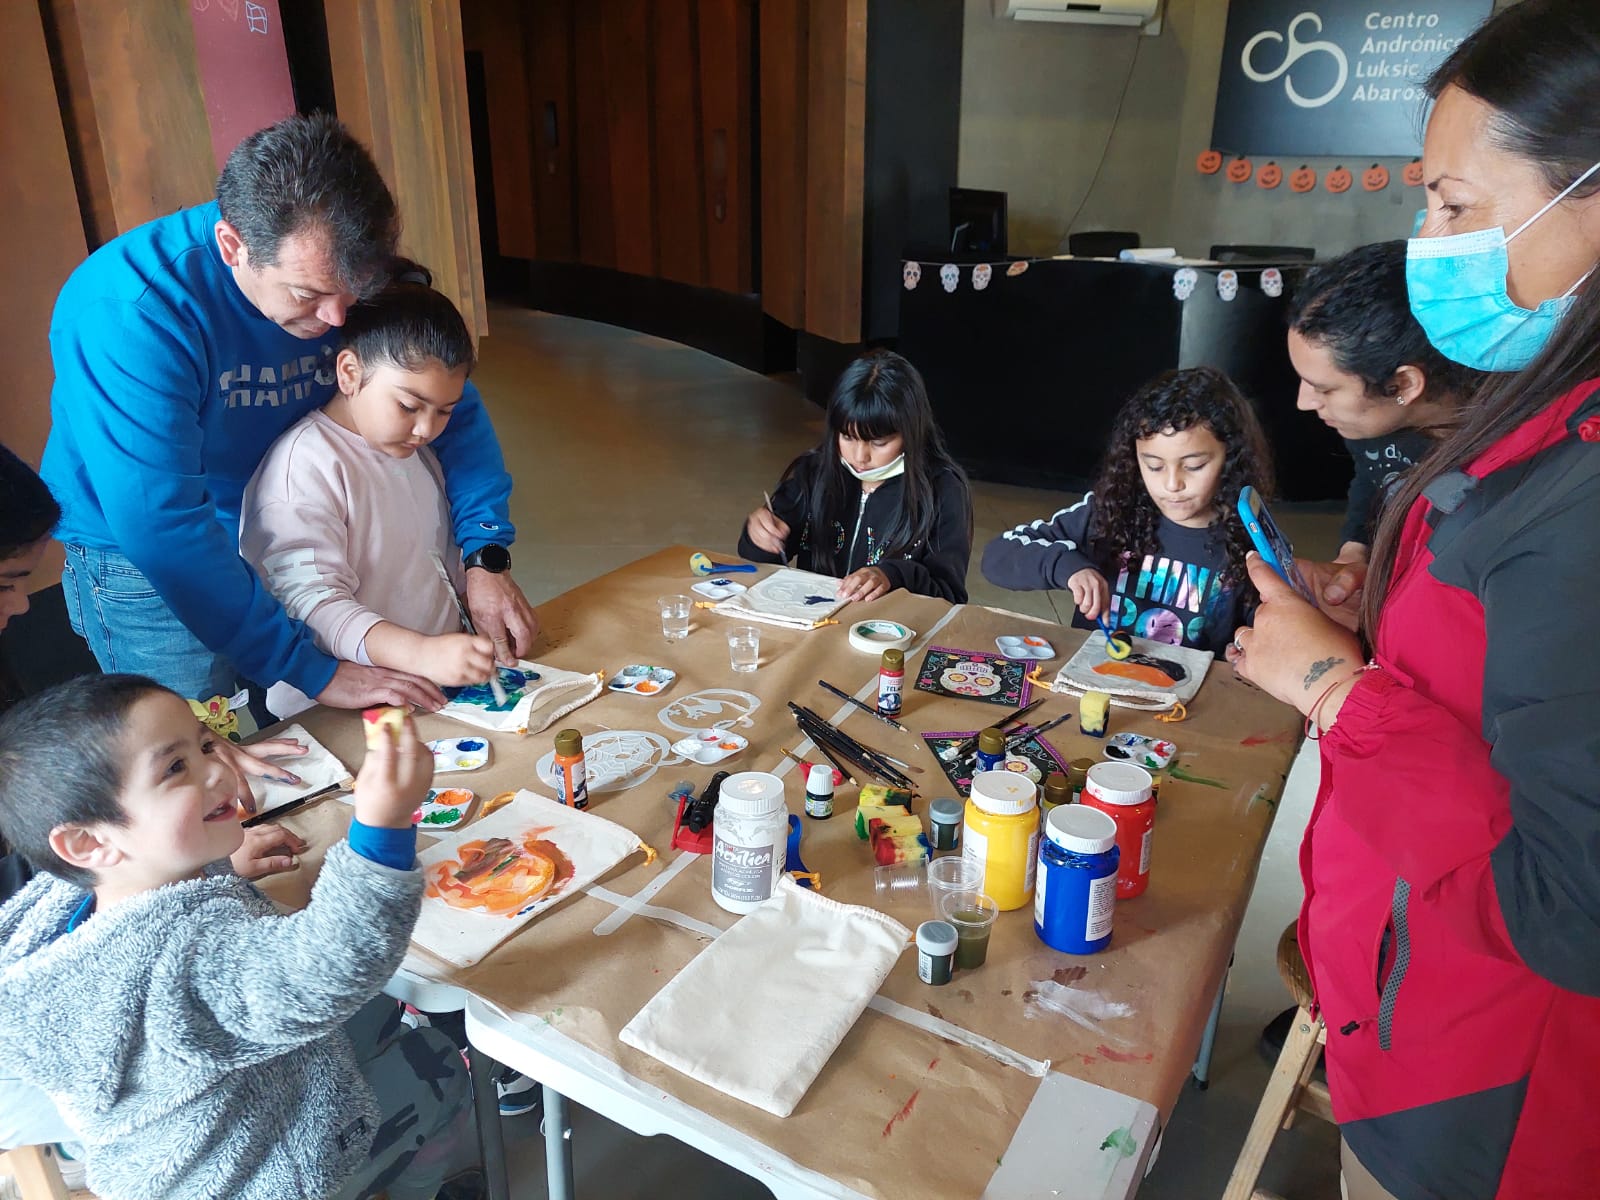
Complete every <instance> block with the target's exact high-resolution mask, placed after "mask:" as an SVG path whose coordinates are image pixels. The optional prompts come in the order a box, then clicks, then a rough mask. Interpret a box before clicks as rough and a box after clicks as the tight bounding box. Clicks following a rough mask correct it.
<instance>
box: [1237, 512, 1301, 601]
mask: <svg viewBox="0 0 1600 1200" xmlns="http://www.w3.org/2000/svg"><path fill="white" fill-rule="evenodd" d="M1239 519H1240V520H1242V521H1243V522H1244V527H1245V531H1246V532H1248V533H1249V534H1250V540H1251V541H1252V542H1254V543H1255V547H1256V553H1258V554H1260V555H1261V557H1262V558H1264V559H1266V561H1267V566H1269V567H1271V568H1272V569H1273V570H1274V571H1276V572H1277V573H1278V577H1279V578H1280V579H1282V580H1283V581H1284V582H1285V583H1287V584H1288V585H1289V586H1290V587H1292V588H1293V589H1294V590H1295V591H1297V592H1299V593H1300V595H1301V596H1303V597H1304V598H1305V599H1306V600H1308V601H1310V602H1311V603H1312V604H1315V603H1316V602H1317V597H1316V593H1314V592H1313V591H1312V590H1311V587H1310V585H1309V584H1307V583H1306V580H1305V576H1303V575H1301V574H1300V568H1299V567H1297V566H1295V565H1294V547H1293V546H1291V545H1290V544H1289V539H1288V538H1286V537H1285V536H1284V535H1283V530H1281V529H1279V528H1278V523H1277V522H1276V521H1274V520H1273V519H1272V514H1271V513H1269V512H1268V511H1267V506H1266V505H1265V504H1263V503H1262V501H1261V493H1260V492H1258V491H1256V490H1255V488H1253V487H1249V486H1246V487H1245V488H1244V489H1243V490H1242V491H1241V492H1240V493H1239Z"/></svg>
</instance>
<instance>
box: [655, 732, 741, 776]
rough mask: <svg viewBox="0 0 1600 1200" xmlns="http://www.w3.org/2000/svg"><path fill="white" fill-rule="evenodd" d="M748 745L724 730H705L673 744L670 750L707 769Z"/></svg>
mask: <svg viewBox="0 0 1600 1200" xmlns="http://www.w3.org/2000/svg"><path fill="white" fill-rule="evenodd" d="M749 745H750V740H749V739H748V738H742V737H740V736H739V735H738V734H737V733H729V732H728V731H727V730H726V729H707V730H706V731H705V732H704V733H697V734H695V735H694V736H693V737H686V738H684V739H683V740H682V741H677V742H673V743H672V749H673V752H674V753H676V754H680V755H682V756H683V757H684V758H687V759H689V760H691V761H693V762H697V763H700V764H701V765H702V766H707V767H709V766H710V765H711V764H712V763H719V762H721V761H722V760H723V759H725V758H731V757H733V756H734V755H735V754H737V753H739V751H741V750H743V749H745V748H746V747H747V746H749Z"/></svg>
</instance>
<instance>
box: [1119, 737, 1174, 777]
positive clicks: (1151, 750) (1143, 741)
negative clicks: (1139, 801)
mask: <svg viewBox="0 0 1600 1200" xmlns="http://www.w3.org/2000/svg"><path fill="white" fill-rule="evenodd" d="M1101 753H1102V754H1104V755H1105V756H1106V757H1107V758H1114V759H1118V760H1120V761H1121V762H1130V763H1133V764H1134V766H1137V767H1143V768H1144V769H1145V770H1147V771H1164V770H1166V768H1167V764H1168V763H1170V762H1171V761H1172V759H1173V757H1174V756H1175V755H1176V754H1177V753H1178V748H1177V747H1176V746H1175V745H1173V744H1172V743H1171V742H1169V741H1166V740H1164V739H1162V738H1153V737H1146V736H1145V735H1144V734H1142V733H1114V734H1112V735H1111V737H1110V739H1109V740H1108V741H1107V742H1106V744H1105V748H1104V749H1103V750H1102V751H1101Z"/></svg>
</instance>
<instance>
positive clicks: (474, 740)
mask: <svg viewBox="0 0 1600 1200" xmlns="http://www.w3.org/2000/svg"><path fill="white" fill-rule="evenodd" d="M428 749H429V750H431V751H432V752H433V773H434V774H435V775H447V774H449V773H450V772H451V771H476V770H477V769H478V768H479V767H486V766H488V765H489V742H488V740H487V739H486V738H481V737H457V738H439V739H438V740H437V741H432V742H429V743H428Z"/></svg>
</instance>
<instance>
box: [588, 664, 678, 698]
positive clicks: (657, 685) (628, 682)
mask: <svg viewBox="0 0 1600 1200" xmlns="http://www.w3.org/2000/svg"><path fill="white" fill-rule="evenodd" d="M677 677H678V673H677V672H676V671H674V670H673V669H672V668H671V667H652V666H650V665H649V664H648V663H629V664H628V665H627V666H625V667H623V668H622V670H620V671H618V672H617V677H616V678H615V679H613V680H612V681H611V682H610V683H609V684H607V685H606V686H607V687H609V688H610V689H611V690H612V691H613V692H632V693H633V694H634V695H635V696H654V695H655V694H656V693H658V692H664V691H666V690H667V688H668V687H669V686H671V684H672V681H673V680H674V679H676V678H677Z"/></svg>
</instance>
